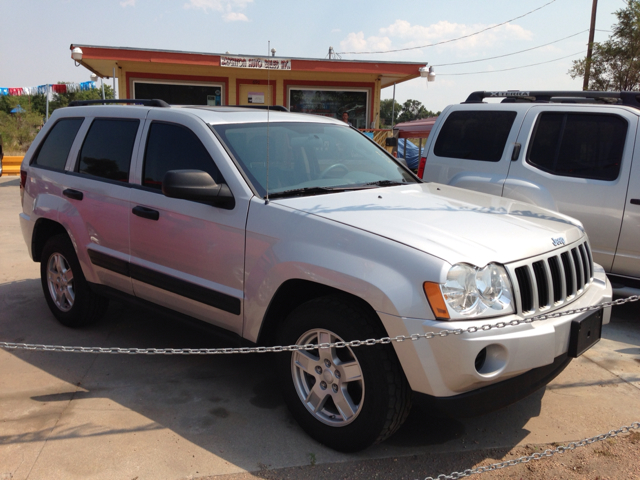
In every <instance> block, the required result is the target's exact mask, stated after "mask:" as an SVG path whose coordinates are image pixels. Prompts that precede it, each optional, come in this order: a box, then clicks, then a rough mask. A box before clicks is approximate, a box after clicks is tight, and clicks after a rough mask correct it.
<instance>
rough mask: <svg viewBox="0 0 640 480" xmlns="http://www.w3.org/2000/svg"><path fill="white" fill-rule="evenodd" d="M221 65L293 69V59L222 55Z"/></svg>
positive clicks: (262, 68) (263, 68)
mask: <svg viewBox="0 0 640 480" xmlns="http://www.w3.org/2000/svg"><path fill="white" fill-rule="evenodd" d="M220 66H221V67H233V68H253V69H258V70H291V59H282V58H280V59H276V58H269V57H228V56H224V55H221V56H220Z"/></svg>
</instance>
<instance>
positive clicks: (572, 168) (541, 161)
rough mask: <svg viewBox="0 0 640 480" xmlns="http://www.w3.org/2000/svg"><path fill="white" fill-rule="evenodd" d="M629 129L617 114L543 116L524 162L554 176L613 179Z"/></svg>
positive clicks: (555, 114) (617, 172)
mask: <svg viewBox="0 0 640 480" xmlns="http://www.w3.org/2000/svg"><path fill="white" fill-rule="evenodd" d="M628 127H629V124H628V122H627V121H626V120H625V119H624V118H622V117H620V116H618V115H611V114H595V113H569V112H566V113H565V112H545V113H542V114H540V116H539V117H538V119H537V121H536V126H535V127H534V130H533V135H532V139H531V142H530V144H529V150H528V152H527V162H528V163H530V164H531V165H534V166H535V167H537V168H539V169H540V170H544V171H545V172H549V173H553V174H555V175H562V176H565V177H578V178H588V179H594V180H609V181H611V180H615V179H616V178H618V175H619V173H620V163H621V161H622V153H623V150H624V142H625V138H626V136H627V129H628Z"/></svg>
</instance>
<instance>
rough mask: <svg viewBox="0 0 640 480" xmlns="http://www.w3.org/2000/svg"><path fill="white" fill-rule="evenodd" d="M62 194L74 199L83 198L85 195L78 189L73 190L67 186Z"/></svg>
mask: <svg viewBox="0 0 640 480" xmlns="http://www.w3.org/2000/svg"><path fill="white" fill-rule="evenodd" d="M62 194H63V195H64V196H65V197H69V198H71V199H73V200H82V198H83V197H84V195H83V193H82V192H79V191H78V190H73V189H71V188H66V189H64V190H63V191H62Z"/></svg>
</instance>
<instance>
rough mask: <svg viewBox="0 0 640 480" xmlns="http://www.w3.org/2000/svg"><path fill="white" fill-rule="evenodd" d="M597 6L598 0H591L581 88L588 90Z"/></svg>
mask: <svg viewBox="0 0 640 480" xmlns="http://www.w3.org/2000/svg"><path fill="white" fill-rule="evenodd" d="M597 8H598V0H593V6H592V7H591V28H590V29H589V46H588V47H587V61H586V62H585V64H584V82H583V83H582V90H589V74H590V70H591V54H592V53H593V35H594V33H595V31H596V10H597Z"/></svg>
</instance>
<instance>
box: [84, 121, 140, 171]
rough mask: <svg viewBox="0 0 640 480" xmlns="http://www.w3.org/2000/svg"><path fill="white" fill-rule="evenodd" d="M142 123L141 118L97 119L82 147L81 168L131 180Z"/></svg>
mask: <svg viewBox="0 0 640 480" xmlns="http://www.w3.org/2000/svg"><path fill="white" fill-rule="evenodd" d="M139 125H140V120H131V119H121V118H118V119H113V118H97V119H95V120H94V121H93V123H92V124H91V127H90V128H89V132H88V133H87V136H86V138H85V139H84V144H83V145H82V150H81V151H80V163H79V165H78V172H79V173H84V174H87V175H93V176H95V177H101V178H105V179H108V180H117V181H120V182H128V181H129V167H130V166H131V154H132V152H133V144H134V143H135V140H136V133H137V132H138V126H139Z"/></svg>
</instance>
